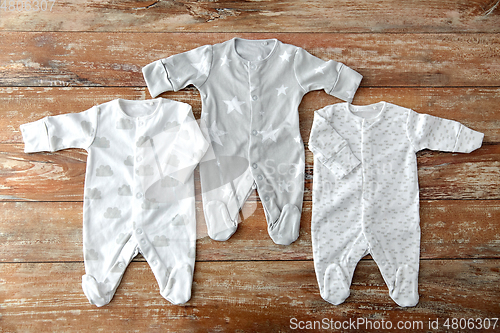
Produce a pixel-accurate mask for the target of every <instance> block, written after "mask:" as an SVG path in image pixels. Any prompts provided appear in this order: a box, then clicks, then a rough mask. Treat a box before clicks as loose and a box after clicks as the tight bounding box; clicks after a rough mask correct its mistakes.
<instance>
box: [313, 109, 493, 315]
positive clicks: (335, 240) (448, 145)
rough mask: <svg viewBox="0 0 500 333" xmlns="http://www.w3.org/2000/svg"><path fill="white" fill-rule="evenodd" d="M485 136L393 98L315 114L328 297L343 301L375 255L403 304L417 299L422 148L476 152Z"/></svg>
mask: <svg viewBox="0 0 500 333" xmlns="http://www.w3.org/2000/svg"><path fill="white" fill-rule="evenodd" d="M482 139H483V134H482V133H479V132H476V131H473V130H471V129H469V128H467V127H465V126H463V125H461V124H460V123H458V122H455V121H452V120H447V119H441V118H437V117H433V116H430V115H426V114H419V113H416V112H414V111H412V110H410V109H406V108H403V107H400V106H397V105H393V104H390V103H386V102H380V103H377V104H373V105H367V106H354V105H351V104H349V103H341V104H335V105H331V106H327V107H325V108H323V109H321V110H318V111H316V112H315V115H314V121H313V126H312V129H311V135H310V139H309V149H310V150H311V151H312V152H313V153H314V176H313V183H314V186H313V211H312V222H311V235H312V245H313V256H314V267H315V270H316V276H317V279H318V284H319V289H320V292H321V296H322V297H323V298H324V299H325V300H326V301H328V302H330V303H333V304H340V303H342V302H344V300H345V299H346V298H347V297H348V296H349V288H350V285H351V281H352V276H353V273H354V269H355V267H356V265H357V263H358V261H359V260H360V259H361V258H362V257H364V256H365V255H366V254H368V253H370V254H371V255H372V257H373V259H374V260H375V262H376V263H377V265H378V267H379V269H380V272H381V273H382V277H383V278H384V281H385V283H386V284H387V286H388V288H389V294H390V296H391V298H392V299H393V300H394V301H395V302H396V303H397V304H398V305H400V306H415V305H416V304H417V303H418V299H419V297H418V270H419V253H420V225H419V190H418V177H417V160H416V152H417V151H419V150H422V149H433V150H442V151H449V152H463V153H468V152H471V151H473V150H475V149H477V148H479V147H480V146H481V143H482Z"/></svg>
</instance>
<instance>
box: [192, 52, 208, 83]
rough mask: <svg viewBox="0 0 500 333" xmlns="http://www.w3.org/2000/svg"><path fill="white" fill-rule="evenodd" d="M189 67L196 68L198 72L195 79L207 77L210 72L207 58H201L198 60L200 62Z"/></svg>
mask: <svg viewBox="0 0 500 333" xmlns="http://www.w3.org/2000/svg"><path fill="white" fill-rule="evenodd" d="M191 66H193V67H194V68H196V70H197V71H198V76H197V77H196V78H197V79H198V78H199V77H201V76H202V75H205V76H208V72H209V71H210V68H209V63H208V58H207V56H203V57H202V58H201V59H200V62H195V63H192V64H191Z"/></svg>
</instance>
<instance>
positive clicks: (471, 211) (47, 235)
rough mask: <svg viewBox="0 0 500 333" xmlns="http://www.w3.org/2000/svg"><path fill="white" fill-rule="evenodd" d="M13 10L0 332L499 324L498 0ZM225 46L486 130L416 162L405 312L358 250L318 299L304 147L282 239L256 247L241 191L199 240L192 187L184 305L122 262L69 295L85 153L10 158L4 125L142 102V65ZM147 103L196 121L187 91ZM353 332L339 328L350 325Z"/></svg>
mask: <svg viewBox="0 0 500 333" xmlns="http://www.w3.org/2000/svg"><path fill="white" fill-rule="evenodd" d="M44 1H45V0H44ZM44 1H41V2H40V5H44V4H43V2H44ZM0 3H1V4H3V3H5V1H1V2H0ZM17 3H18V4H17V9H15V10H14V11H10V10H11V9H12V8H13V7H10V5H9V1H7V4H6V7H4V8H2V9H1V11H0V27H1V29H2V32H0V37H1V40H0V101H1V102H0V129H1V130H0V200H1V202H0V205H1V210H0V332H53V331H65V332H96V331H104V332H111V331H136V332H167V331H172V332H206V331H210V332H221V331H228V332H232V331H238V332H278V331H293V328H295V327H297V328H298V327H299V325H300V327H302V328H307V327H306V325H307V324H308V323H307V321H323V320H325V322H326V321H328V323H329V325H332V327H334V325H335V321H339V322H338V323H340V324H343V322H344V321H345V322H347V323H348V324H349V321H351V322H353V321H355V322H358V321H359V322H362V321H363V320H364V321H365V323H366V322H367V321H371V322H372V324H373V323H375V325H377V324H376V322H378V325H380V324H381V322H382V320H383V321H384V323H385V324H386V326H385V328H387V327H388V326H387V321H391V324H392V329H391V330H383V329H382V328H384V327H380V326H379V329H378V330H376V331H401V330H398V329H397V325H398V323H399V322H400V321H401V322H402V323H403V325H406V328H407V331H412V332H413V331H415V332H417V331H432V332H434V331H443V332H444V331H446V330H447V331H456V330H454V328H458V327H459V326H455V327H454V326H452V325H453V323H454V322H453V321H452V318H456V319H461V318H465V319H466V320H467V319H469V318H480V319H481V320H482V322H483V323H486V321H485V320H486V318H494V317H500V304H499V303H500V301H499V299H500V287H499V284H500V224H499V223H500V35H499V33H500V4H499V1H493V0H476V1H458V0H435V1H431V0H429V1H401V0H399V1H396V0H379V1H364V0H360V1H303V0H286V1H279V2H278V1H267V0H264V1H194V0H185V1H140V0H137V1H96V0H91V1H76V0H67V1H64V2H63V1H61V0H55V1H48V2H45V4H46V5H47V7H46V10H45V11H42V10H39V11H33V10H34V7H35V3H34V2H33V1H31V3H30V5H31V6H32V7H31V11H29V10H28V9H29V8H28V6H27V5H26V3H27V0H24V1H21V0H20V1H17ZM43 8H44V7H43V6H42V9H43ZM18 9H20V11H17V10H18ZM50 9H51V10H50ZM235 36H240V37H244V38H250V39H259V38H274V37H276V38H278V39H280V40H281V41H283V42H286V43H291V44H294V45H297V46H300V47H303V48H305V49H306V50H308V51H309V52H311V53H312V54H314V55H316V56H318V57H320V58H322V59H325V60H326V59H334V60H337V61H341V62H344V63H345V64H347V65H348V66H350V67H351V68H353V69H355V70H357V71H359V72H360V73H361V74H363V75H364V79H363V81H362V86H361V88H360V89H359V91H358V93H357V95H356V97H355V100H354V103H355V104H368V103H373V102H378V101H380V100H385V101H388V102H392V103H395V104H399V105H402V106H405V107H408V108H412V109H414V110H416V111H418V112H422V113H429V114H432V115H435V116H439V117H445V118H449V119H454V120H457V121H460V122H462V123H463V124H465V125H466V126H469V127H471V128H473V129H475V130H478V131H481V132H484V133H485V138H484V143H483V147H482V148H481V149H479V150H477V151H475V152H473V153H471V154H452V153H442V152H431V151H423V152H421V153H419V155H418V156H419V157H418V165H419V179H420V187H421V191H420V193H421V227H422V243H421V267H420V283H419V287H420V289H419V291H420V296H421V298H420V303H419V304H418V306H417V307H415V308H400V307H398V306H397V305H396V304H395V303H394V302H393V301H392V300H391V299H390V298H389V295H388V290H387V287H386V285H385V284H384V281H383V280H382V277H381V275H380V273H379V271H378V268H377V267H376V265H375V263H374V262H373V260H371V258H369V257H368V258H365V259H363V260H361V262H360V263H359V265H358V267H357V269H356V273H355V275H354V279H353V284H352V288H351V296H350V297H349V298H348V299H347V301H346V302H345V303H344V304H342V305H340V306H333V305H331V304H328V303H327V302H325V301H323V300H322V299H321V297H320V295H319V290H318V286H317V283H316V277H315V274H314V269H313V261H312V250H311V236H310V219H311V188H312V163H313V159H312V154H311V153H310V152H309V151H308V150H307V149H306V157H307V161H306V176H305V182H306V191H305V202H304V207H303V216H302V221H301V231H300V237H299V239H298V240H297V241H296V242H295V243H293V244H292V245H290V246H287V247H284V246H278V245H275V244H274V243H273V242H272V241H271V239H270V238H269V236H268V234H267V230H266V222H265V218H264V212H263V209H262V205H261V203H260V202H259V199H258V196H256V195H252V196H251V197H250V199H249V201H248V202H247V204H246V205H245V207H244V209H243V213H242V216H243V217H244V220H243V222H242V223H241V224H240V225H239V229H238V231H237V232H236V234H235V235H234V236H233V237H232V238H231V239H230V240H229V241H227V242H215V241H212V240H210V239H209V238H208V237H207V236H206V229H205V227H204V219H203V212H202V208H201V202H200V200H201V196H200V194H199V181H198V178H197V180H196V183H197V189H198V194H197V214H198V224H199V228H198V231H199V237H200V239H199V241H198V244H197V257H196V260H197V263H196V268H195V276H194V286H193V296H192V298H191V300H190V301H189V302H188V303H187V304H185V305H183V306H176V305H172V304H170V303H169V302H168V301H166V300H165V299H163V298H162V297H161V296H160V294H159V290H158V286H157V284H156V280H155V278H154V276H153V273H152V272H151V270H150V268H149V266H148V264H147V263H146V262H145V260H144V259H143V258H142V257H137V258H136V259H135V260H134V261H133V262H132V263H131V264H130V266H129V267H128V269H127V271H126V273H125V275H124V277H123V280H122V282H121V285H120V286H119V288H118V290H117V292H116V295H115V297H114V299H113V300H112V302H111V303H110V304H109V305H107V306H105V307H103V308H97V307H95V306H92V305H90V304H89V303H88V301H87V299H86V298H85V296H84V294H83V292H82V289H81V275H82V274H84V266H83V255H82V236H81V233H82V223H81V219H82V200H83V183H84V175H85V161H86V153H85V152H84V151H82V150H67V151H62V152H57V153H53V154H51V153H39V154H29V155H28V154H24V153H23V143H22V139H21V134H20V132H19V125H20V124H22V123H25V122H29V121H34V120H36V119H39V118H41V117H44V116H48V115H56V114H61V113H67V112H79V111H83V110H85V109H87V108H89V107H91V106H92V105H95V104H98V103H102V102H106V101H109V100H111V99H115V98H119V97H120V98H129V99H145V98H149V92H148V91H147V89H146V88H145V83H144V80H143V77H142V74H141V68H142V66H144V65H146V64H148V63H149V62H151V61H154V60H157V59H160V58H163V57H167V56H169V55H172V54H176V53H179V52H183V51H186V50H190V49H192V48H194V47H197V46H200V45H205V44H213V43H217V42H223V41H226V40H228V39H230V38H232V37H235ZM162 96H163V97H166V98H171V99H175V100H180V101H183V102H187V103H190V104H192V105H193V108H194V112H195V116H196V118H199V117H200V110H201V104H200V98H199V94H198V92H197V91H196V90H195V89H194V88H189V89H186V90H184V91H181V92H178V93H165V94H163V95H162ZM336 102H339V100H338V99H336V98H334V97H331V96H328V95H327V94H325V93H324V92H314V93H310V94H308V95H307V96H306V97H305V98H304V100H303V102H302V104H301V106H300V109H299V112H300V121H301V134H302V138H303V139H304V142H305V145H306V148H307V138H308V137H309V131H310V127H311V122H312V116H313V111H314V110H316V109H319V108H321V107H323V106H326V105H328V104H332V103H336ZM293 318H295V319H293ZM448 318H449V322H448V323H449V324H450V326H449V327H448V329H447V327H446V326H445V325H444V324H445V323H446V319H448ZM330 320H332V322H330ZM436 320H439V323H438V327H434V326H433V325H435V321H436ZM405 321H407V322H405ZM325 322H322V324H323V325H324V323H325ZM338 323H337V327H338ZM462 323H463V321H462ZM311 324H314V323H311ZM344 325H345V324H344ZM364 325H365V326H358V327H357V328H358V329H359V330H356V329H354V328H353V326H352V325H349V326H347V327H346V326H344V329H343V330H344V331H357V332H360V331H365V330H367V328H369V326H367V325H368V324H364ZM413 325H416V326H414V327H413V328H415V330H410V329H409V328H410V327H411V326H413ZM419 325H422V326H419ZM429 325H431V326H429ZM458 325H460V324H458ZM375 327H376V326H375ZM476 327H477V326H476ZM499 327H500V323H497V325H496V329H497V332H498V331H499ZM323 328H324V326H323ZM434 328H436V329H434ZM466 330H468V329H465V330H464V331H466ZM332 331H333V330H332ZM477 331H480V330H477ZM486 331H488V332H489V331H493V330H492V329H491V328H490V330H486Z"/></svg>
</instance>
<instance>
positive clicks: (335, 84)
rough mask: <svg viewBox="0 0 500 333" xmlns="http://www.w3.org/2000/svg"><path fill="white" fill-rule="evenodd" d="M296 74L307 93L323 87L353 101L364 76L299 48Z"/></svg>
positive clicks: (295, 62)
mask: <svg viewBox="0 0 500 333" xmlns="http://www.w3.org/2000/svg"><path fill="white" fill-rule="evenodd" d="M293 66H294V71H295V76H296V78H297V81H298V82H299V84H300V86H301V87H302V89H304V91H305V92H306V93H307V92H309V91H312V90H321V89H323V90H324V91H325V92H326V93H327V94H329V95H332V96H335V97H337V98H340V99H342V100H344V101H348V102H352V99H353V98H354V94H355V93H356V90H357V89H358V87H359V84H360V82H361V79H362V78H363V76H362V75H361V74H359V73H358V72H356V71H354V70H352V69H351V68H349V67H347V66H346V65H344V64H342V63H340V62H336V61H333V60H329V61H324V60H322V59H319V58H317V57H315V56H313V55H312V54H310V53H308V52H307V51H305V50H304V49H302V48H298V49H297V52H296V53H295V58H294V62H293Z"/></svg>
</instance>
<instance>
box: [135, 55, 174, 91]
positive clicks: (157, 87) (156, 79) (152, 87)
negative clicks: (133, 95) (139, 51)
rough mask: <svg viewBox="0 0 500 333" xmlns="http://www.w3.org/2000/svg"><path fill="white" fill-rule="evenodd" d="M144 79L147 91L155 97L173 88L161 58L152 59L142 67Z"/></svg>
mask: <svg viewBox="0 0 500 333" xmlns="http://www.w3.org/2000/svg"><path fill="white" fill-rule="evenodd" d="M142 74H143V75H144V80H145V81H146V85H147V86H148V90H149V93H150V94H151V96H152V97H156V96H158V95H159V94H161V93H162V92H165V91H172V90H174V88H173V86H172V83H171V82H170V80H169V79H168V74H167V71H166V69H165V66H164V65H163V63H162V61H161V60H157V61H154V62H152V63H150V64H148V65H146V66H144V67H143V68H142Z"/></svg>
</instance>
